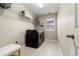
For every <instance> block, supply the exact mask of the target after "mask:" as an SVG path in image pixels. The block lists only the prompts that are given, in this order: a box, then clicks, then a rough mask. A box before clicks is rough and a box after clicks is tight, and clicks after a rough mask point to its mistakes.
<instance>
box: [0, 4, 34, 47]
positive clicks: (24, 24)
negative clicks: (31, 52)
mask: <svg viewBox="0 0 79 59" xmlns="http://www.w3.org/2000/svg"><path fill="white" fill-rule="evenodd" d="M25 9H26V10H28V9H27V8H26V7H24V6H23V5H22V4H18V3H17V4H14V3H13V4H12V6H11V8H10V9H5V10H4V13H3V15H2V16H0V46H4V45H6V44H10V43H15V42H16V41H18V43H19V44H21V45H24V39H25V33H26V30H27V29H34V25H33V23H31V22H30V21H28V19H25V18H22V17H20V16H19V12H20V11H21V10H25ZM28 11H29V10H28ZM29 12H30V11H29Z"/></svg>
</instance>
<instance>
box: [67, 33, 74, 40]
mask: <svg viewBox="0 0 79 59" xmlns="http://www.w3.org/2000/svg"><path fill="white" fill-rule="evenodd" d="M66 37H67V38H71V39H74V38H75V37H74V35H73V34H72V35H66Z"/></svg>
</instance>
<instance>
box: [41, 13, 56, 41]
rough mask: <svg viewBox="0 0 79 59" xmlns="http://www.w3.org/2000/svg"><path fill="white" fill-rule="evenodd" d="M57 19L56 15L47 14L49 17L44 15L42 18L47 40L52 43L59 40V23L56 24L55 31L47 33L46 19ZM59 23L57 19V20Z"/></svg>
mask: <svg viewBox="0 0 79 59" xmlns="http://www.w3.org/2000/svg"><path fill="white" fill-rule="evenodd" d="M48 16H49V17H50V16H52V17H55V19H56V14H47V15H43V16H40V17H39V18H40V23H41V24H43V25H44V30H45V40H47V41H50V40H57V25H56V24H57V23H56V24H55V28H54V30H53V29H52V31H46V18H47V17H48ZM56 21H57V19H56Z"/></svg>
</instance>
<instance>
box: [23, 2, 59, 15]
mask: <svg viewBox="0 0 79 59" xmlns="http://www.w3.org/2000/svg"><path fill="white" fill-rule="evenodd" d="M23 5H24V6H26V7H27V8H28V9H30V11H31V12H32V13H33V14H35V15H44V14H48V13H56V12H57V11H58V7H59V4H58V3H43V5H44V7H43V8H40V6H39V5H38V4H37V3H23Z"/></svg>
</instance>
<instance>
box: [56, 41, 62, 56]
mask: <svg viewBox="0 0 79 59" xmlns="http://www.w3.org/2000/svg"><path fill="white" fill-rule="evenodd" d="M57 46H58V50H59V51H60V54H61V56H63V53H62V49H61V47H60V44H59V42H57Z"/></svg>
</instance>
